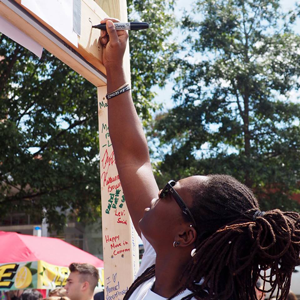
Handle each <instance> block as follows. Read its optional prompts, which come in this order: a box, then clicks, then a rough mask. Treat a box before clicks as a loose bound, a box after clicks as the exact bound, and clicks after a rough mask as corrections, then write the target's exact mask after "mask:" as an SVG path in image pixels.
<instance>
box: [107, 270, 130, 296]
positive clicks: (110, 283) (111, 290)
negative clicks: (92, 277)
mask: <svg viewBox="0 0 300 300" xmlns="http://www.w3.org/2000/svg"><path fill="white" fill-rule="evenodd" d="M117 277H118V274H117V273H115V274H112V278H110V277H107V278H106V283H107V284H106V287H105V293H104V294H105V299H107V300H118V299H120V300H121V299H123V298H124V295H125V294H126V292H127V290H128V287H127V288H125V289H121V287H120V281H118V280H117Z"/></svg>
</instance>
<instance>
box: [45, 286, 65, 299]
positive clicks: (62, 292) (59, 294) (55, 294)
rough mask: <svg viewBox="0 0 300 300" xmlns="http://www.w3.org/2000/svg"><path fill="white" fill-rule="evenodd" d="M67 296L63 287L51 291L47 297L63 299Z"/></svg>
mask: <svg viewBox="0 0 300 300" xmlns="http://www.w3.org/2000/svg"><path fill="white" fill-rule="evenodd" d="M66 295H67V290H66V289H65V288H63V287H60V288H56V289H53V290H51V291H50V292H49V295H48V296H49V297H64V296H66Z"/></svg>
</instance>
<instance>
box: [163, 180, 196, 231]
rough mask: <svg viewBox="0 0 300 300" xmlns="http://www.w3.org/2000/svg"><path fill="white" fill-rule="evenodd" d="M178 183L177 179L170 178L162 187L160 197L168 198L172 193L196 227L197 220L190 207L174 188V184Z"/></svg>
mask: <svg viewBox="0 0 300 300" xmlns="http://www.w3.org/2000/svg"><path fill="white" fill-rule="evenodd" d="M175 184H176V181H175V180H170V181H169V182H168V183H167V184H166V186H165V187H164V188H163V189H162V191H161V192H160V194H159V198H162V199H163V198H166V197H167V195H168V194H169V193H171V194H172V196H173V198H174V199H175V201H176V202H177V204H178V205H179V207H180V209H181V211H182V213H183V214H184V215H185V216H187V217H188V218H189V220H190V221H191V222H192V223H193V227H194V228H195V229H196V222H195V219H194V217H193V215H192V213H191V211H190V210H189V209H188V207H187V205H186V204H185V203H184V201H183V200H182V198H181V197H180V196H179V194H178V193H177V192H176V191H175V190H174V188H173V186H174V185H175Z"/></svg>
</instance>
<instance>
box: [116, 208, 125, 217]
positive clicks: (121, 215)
mask: <svg viewBox="0 0 300 300" xmlns="http://www.w3.org/2000/svg"><path fill="white" fill-rule="evenodd" d="M115 216H116V217H123V216H126V211H125V209H123V210H122V211H119V212H118V210H116V211H115Z"/></svg>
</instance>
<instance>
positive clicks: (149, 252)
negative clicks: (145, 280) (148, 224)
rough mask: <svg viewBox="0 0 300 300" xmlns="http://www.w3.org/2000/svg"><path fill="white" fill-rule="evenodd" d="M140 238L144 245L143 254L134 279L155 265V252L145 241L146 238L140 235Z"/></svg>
mask: <svg viewBox="0 0 300 300" xmlns="http://www.w3.org/2000/svg"><path fill="white" fill-rule="evenodd" d="M141 238H142V241H143V245H144V254H143V258H142V262H141V265H140V268H139V270H138V272H137V274H136V277H138V276H140V275H141V274H142V273H144V271H145V270H146V269H147V268H149V267H151V266H152V265H154V264H155V260H156V252H155V250H154V249H153V247H152V245H151V244H150V243H149V242H148V241H147V240H146V238H145V237H144V236H143V234H141Z"/></svg>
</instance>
